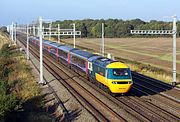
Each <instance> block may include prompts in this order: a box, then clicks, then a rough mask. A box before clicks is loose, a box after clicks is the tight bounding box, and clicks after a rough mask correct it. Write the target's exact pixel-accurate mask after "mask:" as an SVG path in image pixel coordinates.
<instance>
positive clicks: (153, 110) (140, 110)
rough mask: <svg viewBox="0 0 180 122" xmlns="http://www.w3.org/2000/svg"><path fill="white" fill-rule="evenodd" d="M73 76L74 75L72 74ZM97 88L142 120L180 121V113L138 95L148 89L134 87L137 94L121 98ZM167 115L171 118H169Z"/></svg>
mask: <svg viewBox="0 0 180 122" xmlns="http://www.w3.org/2000/svg"><path fill="white" fill-rule="evenodd" d="M68 75H69V74H68ZM71 77H73V75H71ZM77 77H79V76H77V75H76V76H74V78H77ZM79 78H81V79H82V80H84V81H85V82H86V83H89V82H87V80H86V79H84V78H83V77H81V76H80V77H79ZM91 85H92V87H94V86H93V84H91ZM94 88H96V87H94ZM96 90H97V91H99V92H101V93H102V94H104V95H105V96H106V97H109V100H111V101H113V102H114V103H115V104H118V105H119V106H121V107H122V108H123V109H125V110H126V111H127V112H128V113H130V114H131V115H132V116H135V117H137V118H139V119H140V120H141V121H179V114H178V113H177V112H174V114H173V115H172V113H171V112H168V111H167V109H166V110H164V109H162V108H161V107H159V106H157V105H156V104H153V103H151V102H150V101H145V100H144V99H141V98H139V97H137V95H138V94H137V92H140V94H142V93H143V94H145V93H146V89H143V90H141V88H139V87H134V88H133V90H135V92H133V94H135V95H133V94H132V93H131V95H129V96H125V97H119V98H113V97H112V96H109V95H107V94H106V93H104V92H103V91H102V90H99V89H96ZM149 94H152V93H146V95H149ZM153 94H155V93H153ZM156 94H157V92H156ZM132 96H133V97H132ZM160 100H162V99H160ZM134 101H136V102H134ZM146 104H148V105H146ZM170 111H172V110H170ZM167 116H168V117H169V118H167Z"/></svg>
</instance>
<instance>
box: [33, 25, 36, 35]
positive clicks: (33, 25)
mask: <svg viewBox="0 0 180 122" xmlns="http://www.w3.org/2000/svg"><path fill="white" fill-rule="evenodd" d="M33 35H34V36H35V35H36V34H35V26H34V25H33Z"/></svg>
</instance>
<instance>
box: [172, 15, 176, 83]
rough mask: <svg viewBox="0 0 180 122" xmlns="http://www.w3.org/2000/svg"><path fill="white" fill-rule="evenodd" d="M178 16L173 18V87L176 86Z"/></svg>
mask: <svg viewBox="0 0 180 122" xmlns="http://www.w3.org/2000/svg"><path fill="white" fill-rule="evenodd" d="M176 18H177V17H176V16H174V17H173V80H172V85H176V33H177V27H176Z"/></svg>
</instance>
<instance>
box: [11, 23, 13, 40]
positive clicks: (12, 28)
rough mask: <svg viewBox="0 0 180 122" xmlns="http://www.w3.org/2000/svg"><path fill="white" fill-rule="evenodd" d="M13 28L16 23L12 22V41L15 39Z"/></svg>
mask: <svg viewBox="0 0 180 122" xmlns="http://www.w3.org/2000/svg"><path fill="white" fill-rule="evenodd" d="M13 29H14V23H13V22H12V25H11V39H12V41H14V35H13V33H14V32H13Z"/></svg>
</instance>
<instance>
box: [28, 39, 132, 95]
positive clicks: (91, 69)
mask: <svg viewBox="0 0 180 122" xmlns="http://www.w3.org/2000/svg"><path fill="white" fill-rule="evenodd" d="M29 40H30V44H31V45H33V46H35V47H37V48H39V45H40V44H39V43H40V41H39V38H38V37H33V36H31V37H30V38H29ZM42 46H43V52H44V53H47V54H49V55H51V56H52V57H53V58H54V59H56V60H57V61H58V62H61V63H62V64H64V65H67V67H69V68H71V69H72V70H75V71H76V72H78V73H81V74H83V75H84V76H85V77H86V78H87V79H88V80H89V81H90V82H92V83H94V84H95V85H96V86H97V87H99V88H101V89H102V90H104V91H105V92H107V93H109V94H111V95H112V94H113V95H114V94H125V93H127V92H128V91H129V90H130V89H131V87H132V85H133V80H132V76H131V70H130V68H129V67H128V66H127V65H126V64H125V63H122V62H119V61H116V60H112V59H109V58H107V57H103V56H101V55H98V54H95V53H91V52H88V51H84V50H81V49H78V48H73V47H71V46H68V45H65V44H59V43H56V42H52V41H49V40H45V39H43V43H42Z"/></svg>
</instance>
